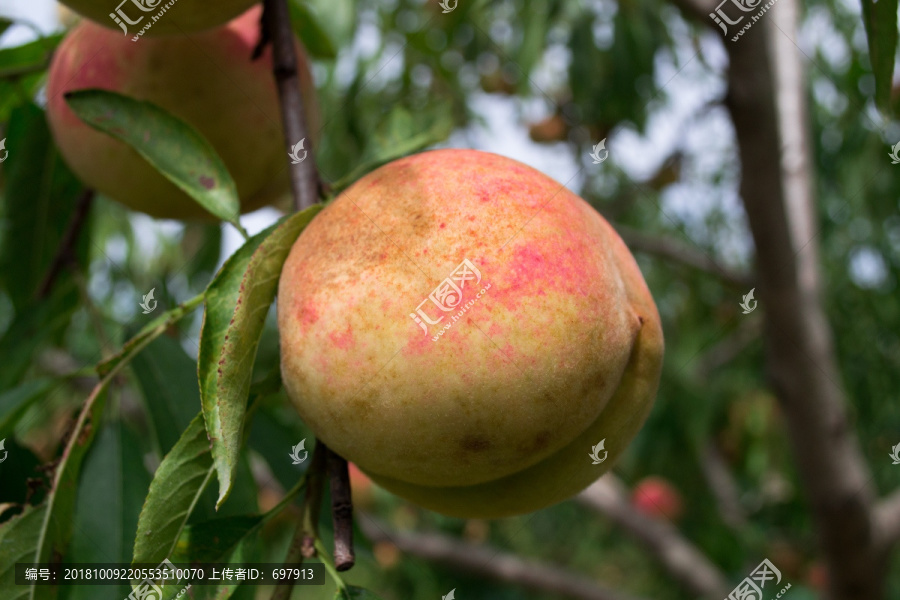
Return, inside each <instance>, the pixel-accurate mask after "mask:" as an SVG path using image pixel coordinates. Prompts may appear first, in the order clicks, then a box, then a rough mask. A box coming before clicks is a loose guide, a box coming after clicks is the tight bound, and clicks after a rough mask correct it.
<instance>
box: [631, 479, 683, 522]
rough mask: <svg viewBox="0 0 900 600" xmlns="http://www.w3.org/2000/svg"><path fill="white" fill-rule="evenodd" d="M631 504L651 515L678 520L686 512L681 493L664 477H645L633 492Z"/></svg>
mask: <svg viewBox="0 0 900 600" xmlns="http://www.w3.org/2000/svg"><path fill="white" fill-rule="evenodd" d="M631 505H632V506H633V507H634V508H635V509H637V510H638V511H640V512H642V513H644V514H645V515H649V516H651V517H656V518H661V519H666V520H669V521H677V520H678V519H679V518H680V517H681V515H682V514H683V513H684V503H683V502H682V500H681V494H679V493H678V490H676V489H675V488H674V487H673V486H672V484H671V483H669V482H668V481H666V480H665V479H663V478H662V477H653V476H651V477H645V478H644V479H642V480H641V481H639V482H638V484H637V485H636V486H635V488H634V491H633V492H632V494H631Z"/></svg>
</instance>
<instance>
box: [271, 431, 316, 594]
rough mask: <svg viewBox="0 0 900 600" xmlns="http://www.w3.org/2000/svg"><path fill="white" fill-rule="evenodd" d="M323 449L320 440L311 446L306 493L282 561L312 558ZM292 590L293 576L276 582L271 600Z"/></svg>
mask: <svg viewBox="0 0 900 600" xmlns="http://www.w3.org/2000/svg"><path fill="white" fill-rule="evenodd" d="M324 450H325V449H324V448H323V447H322V446H321V445H320V444H316V448H315V450H313V456H312V460H311V461H310V464H309V470H308V471H307V472H306V494H305V496H304V498H303V505H302V506H301V508H300V513H301V518H300V523H299V524H298V525H297V530H296V532H295V533H294V537H293V539H292V540H291V545H290V547H289V548H288V553H287V556H285V559H284V563H285V564H303V559H304V558H312V557H313V556H314V555H315V543H316V536H317V535H318V531H317V525H318V523H319V506H320V505H321V503H322V481H323V477H322V475H323V471H324V468H323V467H324V464H325V455H326V452H325V451H324ZM293 590H294V579H292V578H289V579H288V580H287V581H286V582H285V583H282V584H279V585H277V586H275V591H274V592H272V600H288V599H289V598H290V597H291V592H293Z"/></svg>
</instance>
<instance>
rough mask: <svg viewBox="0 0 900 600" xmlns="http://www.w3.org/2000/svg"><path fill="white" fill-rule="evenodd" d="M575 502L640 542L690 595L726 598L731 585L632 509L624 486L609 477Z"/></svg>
mask: <svg viewBox="0 0 900 600" xmlns="http://www.w3.org/2000/svg"><path fill="white" fill-rule="evenodd" d="M575 499H576V501H577V502H579V503H580V504H582V505H584V506H586V507H588V508H590V509H592V510H594V511H596V512H599V513H600V514H603V515H605V516H606V517H608V518H609V519H610V520H612V521H613V522H614V523H615V524H616V525H618V526H619V527H621V528H622V529H624V530H625V531H626V532H628V533H629V534H630V535H632V536H633V537H634V538H635V539H637V540H638V541H639V542H641V543H642V544H643V545H644V547H645V548H647V550H648V551H649V552H650V554H651V555H652V556H653V557H654V558H655V559H656V560H657V561H659V563H660V564H661V565H662V566H663V567H664V568H665V569H666V571H668V573H669V575H671V576H672V577H673V578H674V579H676V580H677V581H679V582H681V583H682V584H683V585H684V586H685V587H686V588H687V589H688V590H690V591H691V592H692V593H694V594H698V595H700V596H701V597H703V598H709V599H710V600H721V599H722V598H724V597H726V596H727V595H728V592H729V591H730V586H729V585H728V582H727V580H726V578H725V576H724V575H723V574H722V573H721V572H720V571H719V569H718V568H717V567H716V566H715V565H714V564H713V563H712V562H711V561H710V560H709V559H708V558H707V557H706V556H705V555H704V554H703V553H702V552H700V550H698V549H697V547H696V546H694V545H693V544H691V543H690V542H689V541H687V540H686V539H685V538H684V537H682V535H681V534H680V533H679V532H678V530H677V529H676V528H675V527H674V526H672V525H671V524H669V523H668V522H666V521H663V520H660V519H653V518H650V517H647V516H645V515H643V514H641V513H640V512H638V511H637V510H635V509H634V508H632V506H631V503H630V502H629V501H628V494H627V490H626V488H625V486H624V485H623V484H622V483H621V482H620V481H619V480H618V479H617V478H616V477H614V476H613V475H612V474H607V475H605V476H604V477H602V478H600V479H598V480H597V481H595V482H594V483H593V484H592V485H591V486H590V487H588V488H587V489H586V490H584V491H583V492H581V493H580V494H579V495H578V496H576V498H575Z"/></svg>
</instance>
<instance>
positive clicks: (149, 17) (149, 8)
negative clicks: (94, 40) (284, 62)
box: [60, 0, 259, 38]
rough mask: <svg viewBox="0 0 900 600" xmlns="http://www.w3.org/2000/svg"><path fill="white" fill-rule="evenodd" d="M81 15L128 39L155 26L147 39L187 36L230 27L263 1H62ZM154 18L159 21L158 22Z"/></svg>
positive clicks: (148, 32)
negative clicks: (162, 36)
mask: <svg viewBox="0 0 900 600" xmlns="http://www.w3.org/2000/svg"><path fill="white" fill-rule="evenodd" d="M60 2H62V3H63V4H65V5H66V6H68V7H69V8H71V9H72V10H74V11H75V12H77V13H78V14H80V15H83V16H85V17H87V18H88V19H91V20H92V21H95V22H96V23H98V24H100V25H103V26H104V27H110V28H112V29H114V30H116V31H117V32H119V35H120V36H121V35H122V34H123V30H122V27H123V25H120V23H122V24H124V27H125V35H126V36H127V37H128V38H131V37H133V36H134V35H137V33H138V32H139V31H140V30H141V29H143V28H144V27H146V26H147V25H148V24H151V23H152V26H151V27H149V28H148V29H147V30H146V35H172V34H184V33H193V32H196V31H201V30H204V29H210V28H212V27H216V26H218V25H222V24H223V23H227V22H228V21H230V20H231V19H233V18H235V17H236V16H238V15H239V14H241V13H242V12H244V11H245V10H247V9H249V8H250V7H251V6H253V5H254V4H256V3H258V2H259V0H216V1H215V2H204V1H203V0H174V1H171V0H170V1H164V0H130V1H129V0H124V2H123V1H121V0H60ZM154 17H156V20H155V21H154Z"/></svg>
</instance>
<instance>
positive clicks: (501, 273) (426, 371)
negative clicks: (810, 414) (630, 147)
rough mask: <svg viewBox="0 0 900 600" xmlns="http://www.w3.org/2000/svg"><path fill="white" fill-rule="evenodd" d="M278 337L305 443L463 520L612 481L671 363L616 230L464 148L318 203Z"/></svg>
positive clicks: (290, 262) (425, 156)
mask: <svg viewBox="0 0 900 600" xmlns="http://www.w3.org/2000/svg"><path fill="white" fill-rule="evenodd" d="M278 326H279V331H280V335H281V370H282V375H283V380H284V383H285V387H286V390H287V392H288V395H289V397H290V398H291V400H292V401H293V403H294V405H295V406H296V408H297V410H298V411H299V413H300V415H301V416H302V417H303V419H304V420H305V421H306V423H307V424H308V425H309V426H310V427H311V428H312V429H313V431H314V432H315V434H316V435H317V436H318V437H320V438H321V439H322V440H323V441H324V442H325V443H327V444H328V446H329V447H330V448H332V449H333V450H334V451H335V452H338V453H339V454H341V455H342V456H344V457H346V458H347V459H348V460H352V461H353V462H355V463H356V464H357V465H358V466H359V468H360V469H361V470H363V471H364V472H365V473H366V474H368V475H369V476H370V477H371V478H372V480H373V481H374V482H375V483H377V484H378V485H380V486H382V487H384V488H385V489H387V490H388V491H391V492H393V493H395V494H397V495H399V496H401V497H404V498H407V499H409V500H411V501H413V502H415V503H417V504H419V505H421V506H423V507H426V508H429V509H432V510H435V511H438V512H441V513H444V514H447V515H451V516H459V517H465V518H491V517H501V516H506V515H513V514H521V513H525V512H530V511H534V510H537V509H539V508H542V507H545V506H548V505H551V504H553V503H556V502H559V501H561V500H563V499H565V498H568V497H569V496H571V495H573V494H575V493H577V492H578V491H579V490H581V489H583V488H585V487H586V486H588V485H589V484H590V483H591V482H593V481H594V480H595V479H597V478H598V477H599V476H600V475H602V474H603V473H604V472H606V471H607V470H608V469H609V467H610V465H612V464H613V463H614V462H615V460H616V459H617V458H618V457H619V456H620V455H621V454H622V452H623V451H624V450H625V447H626V445H627V444H628V443H629V441H630V440H631V439H632V438H633V437H634V436H635V435H636V433H637V431H638V430H639V429H640V427H641V425H642V424H643V421H644V419H645V418H646V416H647V413H648V412H649V410H650V407H651V405H652V403H653V399H654V397H655V394H656V389H657V386H658V382H659V374H660V368H661V363H662V356H663V336H662V329H661V326H660V321H659V315H658V313H657V310H656V306H655V304H654V302H653V299H652V297H651V296H650V293H649V291H648V289H647V286H646V284H645V283H644V280H643V277H642V276H641V273H640V271H639V269H638V267H637V265H636V263H635V261H634V259H633V257H632V256H631V254H630V253H629V251H628V249H627V248H626V247H625V244H624V243H623V242H622V240H621V239H620V238H619V236H618V235H617V234H616V232H615V231H614V230H613V229H612V227H611V226H610V225H609V224H608V223H607V222H606V221H605V220H604V219H603V218H602V217H601V216H600V215H599V214H598V213H597V212H596V211H595V210H594V209H593V208H591V207H590V206H589V205H588V204H587V203H586V202H585V201H584V200H582V199H580V198H578V197H577V196H576V195H575V194H573V193H571V192H569V191H568V190H567V189H566V188H565V187H564V186H563V185H561V184H559V183H557V182H556V181H554V180H552V179H550V178H549V177H547V176H545V175H543V174H541V173H539V172H538V171H535V170H534V169H531V168H529V167H527V166H525V165H522V164H520V163H518V162H516V161H513V160H510V159H507V158H503V157H501V156H497V155H494V154H488V153H485V152H478V151H472V150H439V151H433V152H426V153H422V154H418V155H415V156H410V157H407V158H404V159H401V160H397V161H395V162H392V163H390V164H388V165H385V166H384V167H382V168H380V169H378V170H376V171H375V172H373V173H370V174H369V175H367V176H365V177H363V178H362V179H360V180H359V181H357V182H356V183H355V184H354V185H353V186H352V187H350V188H349V189H348V190H347V191H345V192H344V193H343V194H341V195H340V196H339V197H338V198H337V199H336V200H335V201H333V202H332V203H330V204H329V205H328V206H327V207H326V208H325V209H324V210H323V211H322V212H321V213H320V214H319V215H318V216H317V217H316V218H315V219H314V220H313V222H312V223H311V224H310V225H309V226H308V227H307V228H306V230H305V231H304V232H303V234H302V235H301V236H300V237H299V239H298V240H297V242H296V243H295V245H294V247H293V248H292V250H291V252H290V255H289V257H288V259H287V262H286V264H285V266H284V269H283V271H282V275H281V280H280V283H279V294H278ZM601 441H604V448H605V450H604V451H602V452H600V456H601V458H602V461H601V462H599V463H598V464H594V463H595V462H597V461H593V460H591V458H590V457H589V454H590V453H591V449H592V448H593V447H594V446H596V445H598V444H599V443H600V442H601ZM607 452H608V456H607V454H606V453H607Z"/></svg>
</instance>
